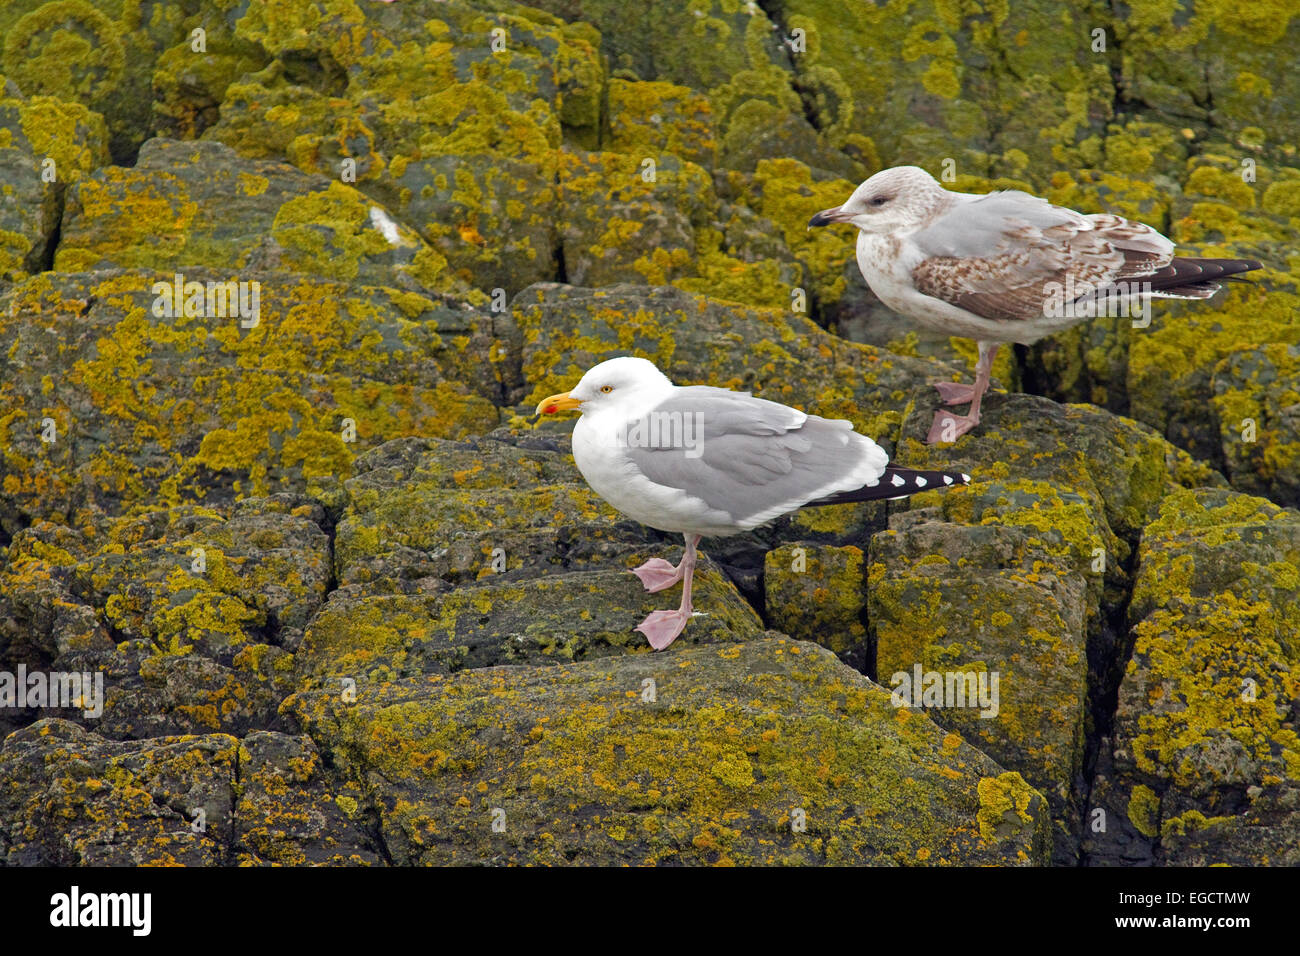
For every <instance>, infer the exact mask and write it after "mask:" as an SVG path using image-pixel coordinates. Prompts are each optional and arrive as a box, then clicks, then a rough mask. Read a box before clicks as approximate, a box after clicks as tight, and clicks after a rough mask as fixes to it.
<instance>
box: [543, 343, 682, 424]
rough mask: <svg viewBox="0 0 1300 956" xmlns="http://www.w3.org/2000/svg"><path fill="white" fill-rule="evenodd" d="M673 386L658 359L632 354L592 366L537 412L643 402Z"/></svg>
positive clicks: (553, 412) (589, 408)
mask: <svg viewBox="0 0 1300 956" xmlns="http://www.w3.org/2000/svg"><path fill="white" fill-rule="evenodd" d="M672 387H673V383H672V382H670V381H669V380H668V376H667V375H665V374H664V373H663V372H661V371H659V369H657V368H656V367H655V364H654V362H650V361H647V360H646V359H643V358H632V357H630V356H625V357H623V358H614V359H610V360H609V361H607V362H601V363H600V364H599V365H595V366H592V367H591V368H590V369H588V370H587V374H586V375H584V376H582V379H581V380H580V381H579V382H578V384H577V385H575V386H574V387H573V388H572V389H570V390H569V391H567V392H561V393H560V394H559V395H552V396H551V397H550V398H544V399H542V401H541V402H540V403H539V404H538V406H537V414H538V415H554V414H555V413H557V412H562V411H567V410H570V409H577V410H578V411H579V412H582V413H586V412H597V411H600V410H601V409H603V408H613V407H614V406H616V405H623V404H624V403H625V402H628V401H634V402H636V403H637V404H640V403H642V402H645V401H647V400H653V397H654V396H655V395H657V394H659V393H662V392H664V391H667V390H668V389H671V388H672Z"/></svg>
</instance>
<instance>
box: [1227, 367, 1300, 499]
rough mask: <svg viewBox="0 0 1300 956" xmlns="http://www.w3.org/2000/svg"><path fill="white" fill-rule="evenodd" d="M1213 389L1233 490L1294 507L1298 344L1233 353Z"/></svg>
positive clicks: (1299, 482) (1299, 495) (1299, 418)
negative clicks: (1264, 497) (1262, 496)
mask: <svg viewBox="0 0 1300 956" xmlns="http://www.w3.org/2000/svg"><path fill="white" fill-rule="evenodd" d="M1213 387H1214V404H1215V407H1216V410H1217V411H1218V417H1219V434H1220V436H1221V441H1222V447H1223V460H1224V462H1225V467H1226V468H1227V471H1228V474H1229V476H1230V478H1231V480H1232V484H1233V487H1234V488H1237V489H1238V490H1240V491H1245V492H1250V493H1252V494H1258V495H1264V496H1266V497H1268V498H1270V499H1271V500H1273V501H1276V502H1278V503H1279V504H1283V505H1289V506H1291V507H1297V506H1300V344H1296V345H1289V346H1288V345H1283V344H1281V343H1278V344H1273V345H1263V346H1260V347H1259V348H1257V349H1253V350H1251V351H1248V352H1235V353H1233V354H1232V355H1229V356H1227V357H1226V358H1224V359H1223V361H1222V362H1220V363H1219V365H1218V366H1217V367H1216V368H1215V370H1214V383H1213Z"/></svg>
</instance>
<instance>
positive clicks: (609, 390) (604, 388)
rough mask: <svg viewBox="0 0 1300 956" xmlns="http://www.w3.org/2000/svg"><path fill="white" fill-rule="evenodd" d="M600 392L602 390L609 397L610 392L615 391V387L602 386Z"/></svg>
mask: <svg viewBox="0 0 1300 956" xmlns="http://www.w3.org/2000/svg"><path fill="white" fill-rule="evenodd" d="M600 390H601V391H602V392H604V393H605V394H606V395H608V394H609V393H610V392H612V391H614V386H613V385H602V386H601V387H600Z"/></svg>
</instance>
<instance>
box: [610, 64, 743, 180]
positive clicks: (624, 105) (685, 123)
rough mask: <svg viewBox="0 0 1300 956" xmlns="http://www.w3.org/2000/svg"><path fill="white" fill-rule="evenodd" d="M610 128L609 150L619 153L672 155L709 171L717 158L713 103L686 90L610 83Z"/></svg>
mask: <svg viewBox="0 0 1300 956" xmlns="http://www.w3.org/2000/svg"><path fill="white" fill-rule="evenodd" d="M609 126H610V142H609V148H610V149H613V150H615V151H617V152H620V153H632V154H634V155H640V156H643V157H647V158H651V157H655V156H658V155H660V154H662V153H672V154H673V155H675V156H677V157H678V158H679V159H684V160H686V161H687V162H691V163H695V164H696V165H697V166H702V167H703V168H704V169H707V170H712V169H713V166H714V162H715V160H716V158H717V149H718V147H717V141H716V131H715V129H714V124H713V109H712V107H711V106H710V104H709V98H708V97H707V96H705V95H704V94H702V93H697V92H695V91H694V90H692V89H691V88H690V87H687V86H678V85H676V84H675V83H656V82H632V81H629V80H624V79H619V78H618V77H611V78H610V81H609Z"/></svg>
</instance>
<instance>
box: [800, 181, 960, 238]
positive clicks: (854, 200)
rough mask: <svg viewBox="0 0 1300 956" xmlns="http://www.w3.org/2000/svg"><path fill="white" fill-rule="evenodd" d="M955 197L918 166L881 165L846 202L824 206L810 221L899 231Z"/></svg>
mask: <svg viewBox="0 0 1300 956" xmlns="http://www.w3.org/2000/svg"><path fill="white" fill-rule="evenodd" d="M952 198H953V194H952V193H950V192H948V190H946V189H944V188H943V187H942V186H940V185H939V184H938V182H936V181H935V178H934V177H933V176H931V175H930V174H929V173H927V172H926V171H925V170H924V169H921V168H920V167H919V166H894V167H893V168H892V169H882V170H881V171H880V172H878V173H876V175H874V176H872V177H871V178H870V179H868V180H867V181H866V182H864V183H863V184H862V185H861V186H859V187H858V188H857V189H855V190H853V195H852V196H850V197H849V198H848V201H847V202H845V203H844V205H842V206H834V207H832V208H830V209H823V210H822V211H821V212H819V213H818V214H817V215H815V216H813V217H812V219H810V220H808V225H809V226H810V227H811V226H826V225H830V224H831V223H833V222H847V223H852V224H853V225H855V226H857V227H858V228H859V229H861V230H862V231H863V232H869V233H875V234H886V233H892V232H898V231H900V230H905V229H913V228H915V227H916V226H918V225H920V224H921V223H923V222H925V221H927V220H928V219H929V218H930V217H931V216H932V215H934V214H935V213H936V212H939V211H940V210H942V209H943V208H945V207H946V206H947V205H948V204H949V203H951V202H952Z"/></svg>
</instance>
